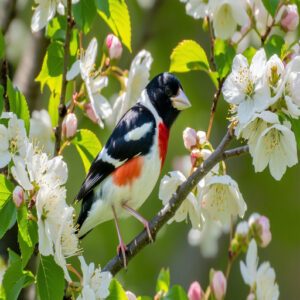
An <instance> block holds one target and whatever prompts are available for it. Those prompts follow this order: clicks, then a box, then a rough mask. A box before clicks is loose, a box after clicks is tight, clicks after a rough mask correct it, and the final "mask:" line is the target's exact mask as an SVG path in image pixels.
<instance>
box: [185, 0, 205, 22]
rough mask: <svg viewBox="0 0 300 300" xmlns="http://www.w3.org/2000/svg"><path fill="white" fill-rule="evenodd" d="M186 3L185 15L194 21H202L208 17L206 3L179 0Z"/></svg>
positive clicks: (203, 0) (197, 0)
mask: <svg viewBox="0 0 300 300" xmlns="http://www.w3.org/2000/svg"><path fill="white" fill-rule="evenodd" d="M180 1H181V2H183V3H186V5H185V9H186V13H187V14H188V15H189V16H191V17H193V18H194V19H200V18H201V19H203V18H204V17H205V16H207V15H208V12H209V9H208V1H206V0H180Z"/></svg>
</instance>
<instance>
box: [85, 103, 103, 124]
mask: <svg viewBox="0 0 300 300" xmlns="http://www.w3.org/2000/svg"><path fill="white" fill-rule="evenodd" d="M84 110H85V113H86V115H87V116H88V118H89V119H90V120H91V121H92V122H94V123H98V120H99V118H98V117H97V115H96V114H95V111H94V109H93V107H92V105H91V103H86V104H84Z"/></svg>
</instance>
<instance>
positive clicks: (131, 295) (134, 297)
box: [126, 291, 136, 300]
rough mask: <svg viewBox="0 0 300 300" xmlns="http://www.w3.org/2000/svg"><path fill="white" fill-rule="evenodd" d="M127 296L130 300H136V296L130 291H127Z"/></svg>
mask: <svg viewBox="0 0 300 300" xmlns="http://www.w3.org/2000/svg"><path fill="white" fill-rule="evenodd" d="M126 296H127V299H128V300H136V295H135V294H134V293H132V292H130V291H126Z"/></svg>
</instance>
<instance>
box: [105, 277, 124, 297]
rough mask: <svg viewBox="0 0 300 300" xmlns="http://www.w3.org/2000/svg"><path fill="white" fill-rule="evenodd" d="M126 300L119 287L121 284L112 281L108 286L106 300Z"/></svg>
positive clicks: (121, 288) (114, 280)
mask: <svg viewBox="0 0 300 300" xmlns="http://www.w3.org/2000/svg"><path fill="white" fill-rule="evenodd" d="M115 299H118V300H128V298H127V296H126V293H125V291H124V289H123V287H122V286H121V284H120V283H119V282H118V281H117V280H116V279H112V281H111V283H110V286H109V296H108V297H107V298H106V300H115Z"/></svg>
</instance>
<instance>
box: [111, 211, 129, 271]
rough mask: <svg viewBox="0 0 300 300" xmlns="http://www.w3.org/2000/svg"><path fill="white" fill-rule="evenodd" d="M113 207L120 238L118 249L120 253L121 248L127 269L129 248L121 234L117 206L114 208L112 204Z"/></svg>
mask: <svg viewBox="0 0 300 300" xmlns="http://www.w3.org/2000/svg"><path fill="white" fill-rule="evenodd" d="M111 208H112V211H113V214H114V220H115V224H116V228H117V233H118V239H119V246H118V250H117V251H118V254H119V251H120V250H121V253H122V257H123V263H124V269H126V267H127V262H126V250H127V247H126V245H125V244H124V242H123V239H122V236H121V231H120V227H119V222H118V218H117V214H116V211H115V208H114V206H112V207H111Z"/></svg>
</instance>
